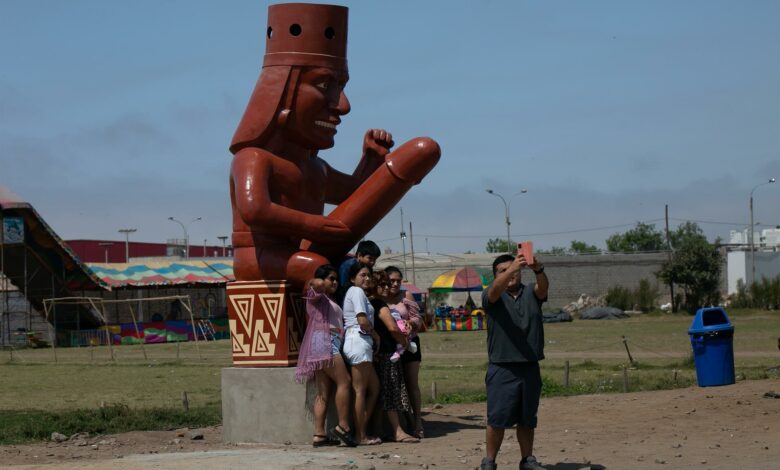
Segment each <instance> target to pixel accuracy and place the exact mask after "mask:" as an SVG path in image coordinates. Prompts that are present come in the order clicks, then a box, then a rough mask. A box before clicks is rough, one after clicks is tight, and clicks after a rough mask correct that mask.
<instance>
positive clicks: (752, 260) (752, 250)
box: [747, 178, 775, 286]
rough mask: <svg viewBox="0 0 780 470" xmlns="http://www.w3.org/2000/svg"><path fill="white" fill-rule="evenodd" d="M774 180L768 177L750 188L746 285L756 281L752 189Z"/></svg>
mask: <svg viewBox="0 0 780 470" xmlns="http://www.w3.org/2000/svg"><path fill="white" fill-rule="evenodd" d="M774 182H775V179H774V178H769V181H767V182H766V183H761V184H757V185H756V186H754V187H753V189H751V190H750V282H749V283H748V284H747V285H748V286H750V285H751V284H753V283H754V282H756V247H755V244H754V241H753V238H754V237H755V233H754V232H753V227H754V225H753V191H755V190H756V189H758V187H760V186H763V185H765V184H770V183H774ZM760 245H761V241H760V240H759V247H760Z"/></svg>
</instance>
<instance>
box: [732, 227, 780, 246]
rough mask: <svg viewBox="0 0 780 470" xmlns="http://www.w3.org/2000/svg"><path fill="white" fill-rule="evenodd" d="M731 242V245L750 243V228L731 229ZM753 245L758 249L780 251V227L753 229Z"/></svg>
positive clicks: (746, 244) (747, 244)
mask: <svg viewBox="0 0 780 470" xmlns="http://www.w3.org/2000/svg"><path fill="white" fill-rule="evenodd" d="M729 243H730V244H731V245H737V246H739V245H744V246H745V247H749V245H750V233H749V232H748V229H747V228H745V229H744V230H731V231H730V232H729ZM753 245H754V246H755V248H756V250H762V249H763V250H768V251H780V227H775V228H765V229H763V230H760V231H759V230H754V231H753Z"/></svg>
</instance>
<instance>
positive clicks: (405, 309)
mask: <svg viewBox="0 0 780 470" xmlns="http://www.w3.org/2000/svg"><path fill="white" fill-rule="evenodd" d="M388 308H390V310H391V311H393V310H395V311H396V312H398V313H399V314H400V315H401V318H403V319H404V320H407V321H408V322H409V323H410V324H411V325H412V330H413V331H412V334H410V335H409V337H410V338H414V337H415V336H417V333H416V332H417V331H420V326H422V317H421V316H420V306H419V305H417V302H415V301H413V300H409V299H407V298H406V297H404V299H403V300H401V301H400V302H398V303H397V304H389V305H388Z"/></svg>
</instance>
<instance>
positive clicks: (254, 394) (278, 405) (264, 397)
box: [222, 367, 338, 444]
mask: <svg viewBox="0 0 780 470" xmlns="http://www.w3.org/2000/svg"><path fill="white" fill-rule="evenodd" d="M316 394H317V386H316V384H314V382H309V383H308V384H305V385H303V384H299V383H296V382H295V368H294V367H284V368H281V367H274V368H248V367H241V368H239V367H227V368H224V369H222V439H223V440H224V441H225V442H228V443H233V444H239V443H276V444H283V443H285V442H288V441H289V442H291V443H293V444H311V439H312V437H311V436H312V434H313V432H314V424H313V421H312V420H313V419H314V416H313V415H312V411H311V410H312V405H313V403H314V396H315V395H316ZM328 411H329V413H328V419H327V420H326V421H327V427H326V429H330V428H331V427H333V426H335V425H336V424H337V423H338V418H337V417H336V416H335V413H334V411H335V406H334V405H333V397H332V396H331V403H330V405H329V410H328Z"/></svg>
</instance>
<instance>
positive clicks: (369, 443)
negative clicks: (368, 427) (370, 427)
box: [360, 437, 382, 446]
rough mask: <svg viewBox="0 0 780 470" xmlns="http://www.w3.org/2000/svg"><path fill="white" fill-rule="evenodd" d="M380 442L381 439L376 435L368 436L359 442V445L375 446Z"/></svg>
mask: <svg viewBox="0 0 780 470" xmlns="http://www.w3.org/2000/svg"><path fill="white" fill-rule="evenodd" d="M381 443H382V439H380V438H378V437H368V438H366V439H365V440H364V441H363V442H361V443H360V445H361V446H375V445H379V444H381Z"/></svg>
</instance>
